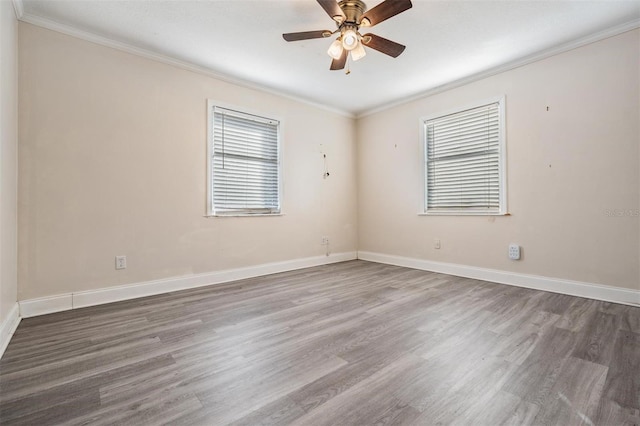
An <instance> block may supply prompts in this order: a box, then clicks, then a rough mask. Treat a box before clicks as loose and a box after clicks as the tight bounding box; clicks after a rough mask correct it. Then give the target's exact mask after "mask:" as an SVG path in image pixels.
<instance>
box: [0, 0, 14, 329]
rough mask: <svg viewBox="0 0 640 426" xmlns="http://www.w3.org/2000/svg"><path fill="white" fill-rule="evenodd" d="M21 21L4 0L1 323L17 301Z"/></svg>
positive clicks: (0, 16)
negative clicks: (19, 54) (18, 30)
mask: <svg viewBox="0 0 640 426" xmlns="http://www.w3.org/2000/svg"><path fill="white" fill-rule="evenodd" d="M17 26H18V22H17V20H16V17H15V13H14V11H13V5H12V4H11V2H10V1H0V58H2V59H1V60H0V324H2V323H4V321H5V320H6V319H7V317H8V314H9V311H10V310H11V309H12V308H13V307H14V305H15V304H16V301H17V291H18V290H17V288H18V287H17V286H18V280H17V270H16V262H17V235H16V233H17V173H18V169H17V168H18V161H17V158H18V157H17V155H18V152H17V151H18V51H17V47H18V39H17V35H18V33H17Z"/></svg>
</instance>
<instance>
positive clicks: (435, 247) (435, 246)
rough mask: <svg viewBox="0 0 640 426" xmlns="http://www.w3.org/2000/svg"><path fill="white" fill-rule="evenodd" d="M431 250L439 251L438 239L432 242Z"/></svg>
mask: <svg viewBox="0 0 640 426" xmlns="http://www.w3.org/2000/svg"><path fill="white" fill-rule="evenodd" d="M433 248H434V249H440V238H436V239H435V240H433Z"/></svg>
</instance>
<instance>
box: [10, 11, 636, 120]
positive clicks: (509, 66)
mask: <svg viewBox="0 0 640 426" xmlns="http://www.w3.org/2000/svg"><path fill="white" fill-rule="evenodd" d="M12 1H13V6H14V8H15V11H16V16H17V18H18V19H19V20H20V21H22V22H26V23H29V24H32V25H36V26H38V27H42V28H46V29H48V30H52V31H56V32H59V33H62V34H66V35H69V36H72V37H76V38H79V39H82V40H85V41H89V42H91V43H96V44H99V45H102V46H106V47H111V48H113V49H116V50H120V51H123V52H126V53H130V54H132V55H136V56H140V57H143V58H146V59H150V60H153V61H157V62H161V63H164V64H167V65H172V66H175V67H177V68H181V69H184V70H187V71H192V72H196V73H199V74H203V75H206V76H208V77H212V78H215V79H217V80H220V81H224V82H226V83H230V84H234V85H236V86H240V87H244V88H247V89H252V90H258V91H261V92H265V93H268V94H271V95H275V96H279V97H282V98H286V99H290V100H293V101H296V102H300V103H303V104H306V105H310V106H313V107H315V108H319V109H322V110H325V111H329V112H332V113H335V114H338V115H341V116H344V117H347V118H355V119H359V118H363V117H366V116H369V115H373V114H376V113H379V112H382V111H385V110H388V109H391V108H395V107H397V106H400V105H404V104H407V103H410V102H413V101H416V100H419V99H423V98H426V97H429V96H433V95H436V94H439V93H442V92H445V91H447V90H451V89H455V88H457V87H461V86H464V85H466V84H469V83H473V82H475V81H478V80H482V79H484V78H487V77H491V76H494V75H496V74H500V73H503V72H506V71H510V70H513V69H516V68H519V67H522V66H525V65H528V64H531V63H533V62H537V61H541V60H543V59H547V58H550V57H552V56H555V55H558V54H561V53H564V52H568V51H570V50H573V49H577V48H579V47H583V46H586V45H588V44H591V43H596V42H598V41H601V40H604V39H607V38H610V37H614V36H617V35H620V34H623V33H625V32H628V31H633V30H635V29H637V28H640V19H634V20H632V21H629V22H625V23H622V24H620V25H616V26H614V27H611V28H608V29H606V30H603V31H599V32H597V33H594V34H590V35H587V36H584V37H580V38H578V39H575V40H572V41H570V42H567V43H564V44H561V45H559V46H554V47H552V48H549V49H545V50H542V51H539V52H536V53H533V54H531V55H528V56H525V57H523V58H520V59H516V60H515V61H511V62H508V63H506V64H503V65H499V66H497V67H493V68H490V69H488V70H485V71H480V72H478V73H475V74H472V75H470V76H467V77H464V78H461V79H458V80H455V81H452V82H450V83H447V84H443V85H441V86H438V87H434V88H431V89H427V90H424V91H421V92H419V93H416V94H414V95H411V96H408V97H404V98H402V99H398V100H396V101H391V102H386V103H384V104H383V105H379V106H377V107H373V108H369V109H365V110H364V111H362V112H349V111H346V110H342V109H339V108H335V107H331V106H328V105H324V104H321V103H317V102H313V101H310V100H308V99H305V98H302V97H300V96H296V95H294V94H290V93H286V92H283V91H282V90H279V89H276V88H273V87H268V86H265V85H260V84H256V83H253V82H250V81H247V80H243V79H239V78H235V77H232V76H229V75H227V74H223V73H220V72H217V71H215V70H213V69H210V68H206V67H203V66H200V65H196V64H194V63H191V62H187V61H183V60H180V59H177V58H174V57H171V56H168V55H164V54H160V53H156V52H153V51H150V50H147V49H142V48H139V47H136V46H134V45H131V44H127V43H123V42H119V41H116V40H113V39H110V38H108V37H104V36H99V35H96V34H93V33H90V32H88V31H83V30H79V29H77V28H75V27H72V26H69V25H64V24H60V23H58V22H56V21H53V20H50V19H46V18H41V17H39V16H35V15H31V14H29V13H24V7H23V0H12Z"/></svg>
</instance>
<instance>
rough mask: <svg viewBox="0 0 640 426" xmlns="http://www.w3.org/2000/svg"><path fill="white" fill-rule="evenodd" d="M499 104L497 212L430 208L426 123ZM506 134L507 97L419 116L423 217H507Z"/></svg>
mask: <svg viewBox="0 0 640 426" xmlns="http://www.w3.org/2000/svg"><path fill="white" fill-rule="evenodd" d="M494 103H497V104H498V120H499V125H498V132H499V136H498V144H499V150H500V152H499V153H498V180H499V188H498V190H499V191H500V195H499V203H500V206H499V208H498V211H481V210H467V209H465V208H458V209H450V210H429V208H428V205H427V203H428V197H429V194H428V185H427V172H428V170H427V160H428V158H427V122H428V121H430V120H435V119H438V118H442V117H445V116H447V115H452V114H456V113H461V112H464V111H467V110H470V109H474V108H480V107H483V106H487V105H490V104H494ZM506 139H507V133H506V96H505V95H501V96H496V97H493V98H489V99H484V100H482V101H477V102H473V103H469V104H466V105H463V106H461V107H456V108H451V109H448V110H445V111H439V112H437V113H433V114H429V115H426V116H423V117H420V149H421V153H422V155H421V159H422V165H421V170H422V174H421V178H422V197H423V198H422V206H421V207H420V213H419V214H418V215H420V216H508V215H509V213H508V209H507V142H506Z"/></svg>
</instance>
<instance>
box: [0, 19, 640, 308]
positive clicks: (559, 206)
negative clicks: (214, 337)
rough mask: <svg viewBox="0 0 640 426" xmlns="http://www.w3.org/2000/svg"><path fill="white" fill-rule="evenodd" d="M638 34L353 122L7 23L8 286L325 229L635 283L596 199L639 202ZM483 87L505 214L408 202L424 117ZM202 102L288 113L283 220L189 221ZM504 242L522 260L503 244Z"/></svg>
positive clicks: (635, 241)
mask: <svg viewBox="0 0 640 426" xmlns="http://www.w3.org/2000/svg"><path fill="white" fill-rule="evenodd" d="M639 40H640V32H639V31H638V30H636V31H632V32H628V33H625V34H622V35H620V36H617V37H613V38H610V39H607V40H604V41H601V42H598V43H594V44H591V45H588V46H585V47H582V48H579V49H576V50H573V51H570V52H567V53H563V54H561V55H557V56H555V57H552V58H548V59H546V60H543V61H540V62H536V63H533V64H530V65H527V66H524V67H521V68H518V69H515V70H512V71H509V72H505V73H502V74H499V75H496V76H493V77H490V78H486V79H483V80H481V81H478V82H475V83H472V84H469V85H466V86H464V87H460V88H457V89H453V90H449V91H447V92H444V93H440V94H438V95H434V96H431V97H426V98H423V99H420V100H416V101H413V102H410V103H407V104H404V105H401V106H398V107H395V108H392V109H389V110H386V111H383V112H380V113H377V114H374V115H370V116H367V117H363V118H360V119H359V120H357V121H354V120H352V119H350V118H348V117H344V116H341V115H339V114H336V113H332V112H328V111H326V110H322V109H318V108H315V107H312V106H309V105H307V104H303V103H298V102H295V101H293V100H290V99H286V98H282V97H279V96H275V95H272V94H268V93H264V92H260V91H256V90H251V89H247V88H243V87H239V86H235V85H232V84H229V83H225V82H222V81H220V80H216V79H214V78H211V77H207V76H204V75H201V74H197V73H192V72H189V71H185V70H182V69H178V68H175V67H172V66H168V65H165V64H161V63H157V62H154V61H150V60H148V59H144V58H140V57H136V56H133V55H129V54H126V53H123V52H120V51H117V50H113V49H110V48H106V47H103V46H99V45H95V44H92V43H89V42H86V41H82V40H78V39H75V38H73V37H68V36H65V35H62V34H59V33H56V32H52V31H49V30H45V29H42V28H38V27H35V26H32V25H29V24H25V23H21V24H20V38H19V47H20V79H21V85H20V94H19V95H20V110H19V111H20V128H19V132H20V147H19V166H20V168H19V169H20V175H19V193H20V206H19V212H20V215H19V266H18V281H19V283H20V285H19V295H18V298H19V299H20V300H25V299H31V298H35V297H41V296H47V295H55V294H61V293H68V292H73V291H82V290H89V289H96V288H104V287H109V286H115V285H121V284H128V283H136V282H141V281H147V280H152V279H158V278H166V277H174V276H183V275H189V274H195V273H202V272H213V271H218V270H223V269H229V268H238V267H243V266H252V265H257V264H261V263H267V262H275V261H284V260H291V259H296V258H301V257H309V256H320V255H322V254H323V253H324V248H323V247H322V246H321V245H320V244H319V243H320V238H321V236H323V235H328V236H329V237H330V239H331V250H332V252H334V253H338V252H346V251H353V250H356V249H359V250H362V251H371V252H378V253H385V254H392V255H397V256H406V257H412V258H418V259H425V260H432V261H441V262H449V263H455V264H461V265H469V266H477V267H482V268H492V269H499V270H504V271H514V272H519V273H527V274H535V275H542V276H548V277H556V278H565V279H572V280H578V281H585V282H591V283H600V284H605V285H611V286H618V287H623V288H632V289H637V288H638V280H639V278H640V270H639V265H638V264H639V260H640V252H639V243H640V226H639V219H638V217H637V216H636V217H634V216H632V215H628V216H624V217H609V216H607V215H606V214H605V212H606V211H607V210H613V209H620V210H630V211H632V212H633V211H635V210H637V209H638V208H640V173H639V169H640V150H639V148H638V147H639V141H640V128H639V121H640V119H639V117H640V105H639V103H640V87H639V82H638V80H639V75H640V70H639V65H638V64H639V63H640V41H639ZM497 95H506V106H507V109H506V114H507V150H508V186H509V189H508V203H509V204H508V209H509V211H510V213H511V216H505V217H443V216H439V217H434V216H429V217H425V216H418V214H417V213H418V212H419V211H420V209H421V205H422V164H421V147H420V140H419V138H420V125H419V118H420V117H421V116H426V115H430V114H434V113H438V112H440V111H447V110H450V109H453V108H456V107H458V106H465V105H468V104H469V103H473V102H476V101H478V100H483V99H487V98H492V97H495V96H497ZM208 98H212V99H216V100H219V101H222V102H224V103H226V104H233V105H236V106H238V107H240V108H248V109H250V110H258V111H262V112H263V113H265V114H267V115H273V116H276V117H279V118H281V119H282V120H283V131H284V139H283V142H284V144H283V153H284V168H283V174H284V199H283V207H284V213H285V214H284V215H283V216H280V217H266V218H264V217H259V218H220V219H207V218H204V217H203V215H204V212H205V190H206V159H205V153H206V142H205V140H206V108H205V106H206V100H207V99H208ZM3 99H4V98H3ZM547 106H549V111H547V110H546V107H547ZM320 144H322V145H323V150H324V151H325V152H326V153H327V155H328V159H329V167H330V172H331V177H330V178H329V179H327V180H324V179H322V172H323V163H322V156H321V154H320ZM3 146H4V145H3ZM356 148H357V149H356ZM356 183H357V184H358V185H357V186H356ZM356 224H357V226H356ZM434 238H439V239H440V240H441V241H442V248H441V249H440V250H435V249H434V248H433V239H434ZM510 242H515V243H518V244H520V245H521V246H522V247H523V259H522V260H521V261H519V262H513V261H509V260H508V259H507V255H506V252H507V245H508V243H510ZM120 254H124V255H127V259H128V268H127V269H126V270H124V271H116V270H115V269H114V256H115V255H120ZM4 291H5V289H4V285H3V292H4ZM3 298H4V293H3ZM14 300H15V298H14ZM3 309H4V308H3Z"/></svg>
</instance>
